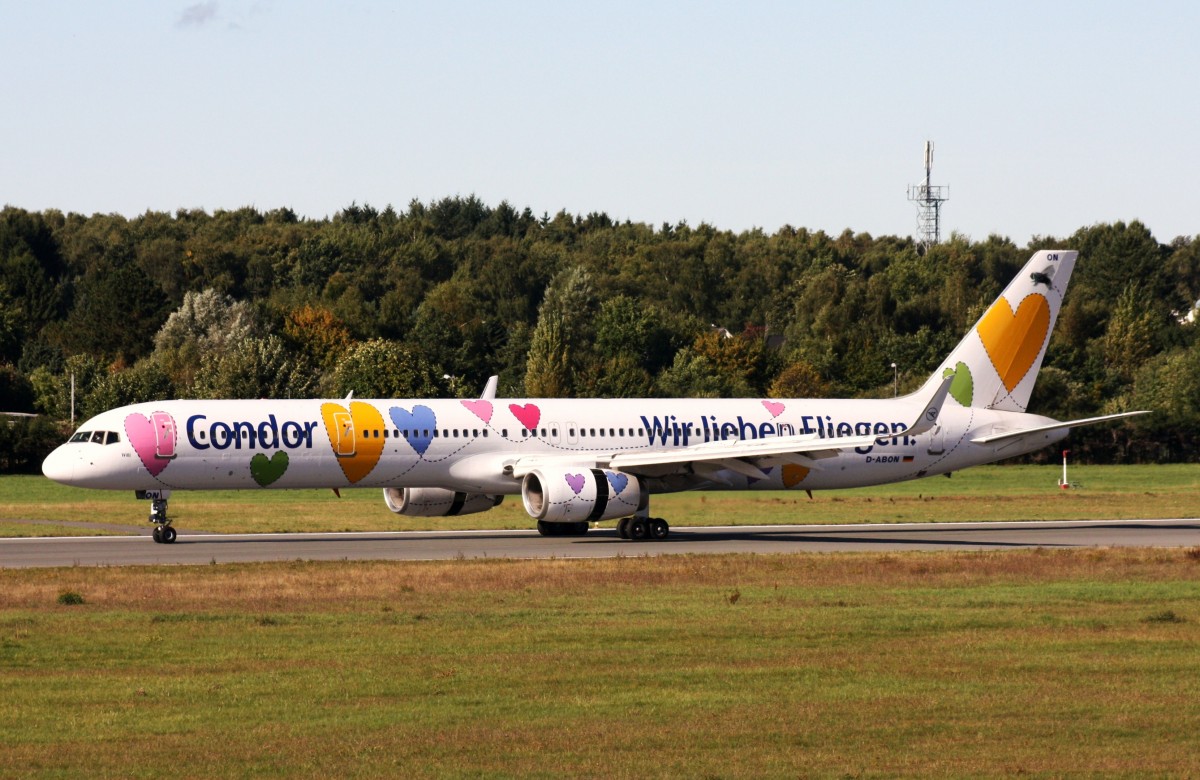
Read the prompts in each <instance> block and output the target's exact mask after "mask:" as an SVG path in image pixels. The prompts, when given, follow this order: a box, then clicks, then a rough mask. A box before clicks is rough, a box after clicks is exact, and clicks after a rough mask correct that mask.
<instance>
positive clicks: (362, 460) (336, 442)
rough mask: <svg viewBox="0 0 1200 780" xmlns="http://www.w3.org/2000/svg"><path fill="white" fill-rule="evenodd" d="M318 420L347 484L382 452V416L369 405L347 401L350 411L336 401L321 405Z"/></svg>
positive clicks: (366, 471)
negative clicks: (323, 427) (323, 424)
mask: <svg viewBox="0 0 1200 780" xmlns="http://www.w3.org/2000/svg"><path fill="white" fill-rule="evenodd" d="M321 419H322V420H324V421H325V432H326V433H327V434H329V443H330V445H331V446H332V447H333V454H334V455H336V456H337V460H338V465H339V466H341V467H342V473H343V474H345V475H346V479H348V480H350V483H351V484H354V483H355V482H358V481H359V480H360V479H362V478H363V477H365V476H367V475H368V474H370V473H371V469H373V468H375V464H376V463H378V462H379V456H380V455H382V454H383V442H384V439H383V429H384V424H383V415H381V414H380V413H379V410H378V409H376V408H375V407H374V406H371V405H370V404H367V403H363V402H362V401H351V402H350V411H346V407H344V406H342V405H340V404H321Z"/></svg>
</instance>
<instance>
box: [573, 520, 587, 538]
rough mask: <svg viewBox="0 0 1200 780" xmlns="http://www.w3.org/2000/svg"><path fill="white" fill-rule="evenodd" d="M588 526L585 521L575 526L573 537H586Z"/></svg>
mask: <svg viewBox="0 0 1200 780" xmlns="http://www.w3.org/2000/svg"><path fill="white" fill-rule="evenodd" d="M589 528H590V526H589V525H588V522H587V521H586V520H584V521H582V522H578V523H576V524H575V536H586V535H587V532H588V529H589Z"/></svg>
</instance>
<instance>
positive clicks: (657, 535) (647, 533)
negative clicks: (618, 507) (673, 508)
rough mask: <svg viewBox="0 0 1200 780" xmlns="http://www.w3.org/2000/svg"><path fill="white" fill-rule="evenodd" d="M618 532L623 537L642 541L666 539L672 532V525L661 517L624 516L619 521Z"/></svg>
mask: <svg viewBox="0 0 1200 780" xmlns="http://www.w3.org/2000/svg"><path fill="white" fill-rule="evenodd" d="M617 533H618V534H619V535H620V536H621V538H622V539H632V540H634V541H641V540H642V539H654V540H656V541H659V540H662V539H666V538H667V536H668V535H669V534H670V533H671V526H670V525H669V524H668V523H667V521H666V520H663V519H662V518H661V517H638V516H636V515H635V516H633V517H622V518H621V519H620V520H618V521H617Z"/></svg>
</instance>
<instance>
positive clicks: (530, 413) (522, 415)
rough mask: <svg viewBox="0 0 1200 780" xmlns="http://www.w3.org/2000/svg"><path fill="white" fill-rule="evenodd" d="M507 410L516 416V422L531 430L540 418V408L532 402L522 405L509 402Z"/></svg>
mask: <svg viewBox="0 0 1200 780" xmlns="http://www.w3.org/2000/svg"><path fill="white" fill-rule="evenodd" d="M508 410H509V411H510V412H512V413H513V417H516V418H517V422H519V423H521V425H524V426H525V427H526V428H528V429H529V430H531V431H532V430H533V429H534V428H536V427H537V425H538V422H540V421H541V419H542V410H541V409H539V408H537V407H536V406H534V405H533V404H525V405H524V406H517V405H516V404H509V405H508Z"/></svg>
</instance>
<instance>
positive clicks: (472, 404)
mask: <svg viewBox="0 0 1200 780" xmlns="http://www.w3.org/2000/svg"><path fill="white" fill-rule="evenodd" d="M462 405H463V406H465V407H467V408H468V409H470V410H471V413H472V414H474V415H475V416H476V417H478V418H479V419H481V420H483V421H484V422H485V423H490V422H491V421H492V402H491V401H484V400H483V399H480V400H478V401H463V402H462Z"/></svg>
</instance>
